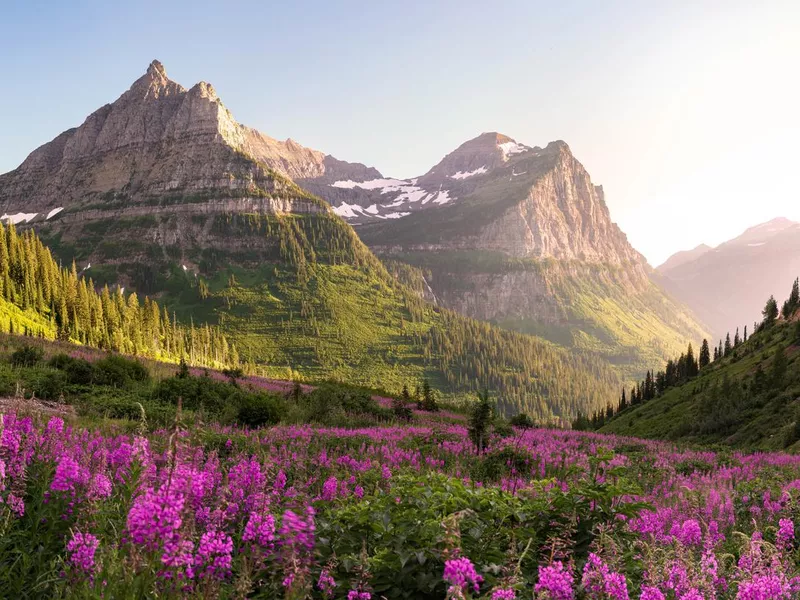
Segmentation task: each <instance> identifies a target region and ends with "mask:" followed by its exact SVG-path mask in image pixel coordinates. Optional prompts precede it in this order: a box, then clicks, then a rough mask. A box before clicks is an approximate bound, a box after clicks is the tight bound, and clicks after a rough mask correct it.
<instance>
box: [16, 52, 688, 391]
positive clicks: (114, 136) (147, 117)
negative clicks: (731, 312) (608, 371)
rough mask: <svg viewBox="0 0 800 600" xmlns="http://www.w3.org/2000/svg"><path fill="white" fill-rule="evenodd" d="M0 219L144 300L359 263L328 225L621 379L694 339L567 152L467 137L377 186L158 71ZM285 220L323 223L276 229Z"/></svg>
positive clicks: (435, 290) (47, 155)
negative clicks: (587, 355)
mask: <svg viewBox="0 0 800 600" xmlns="http://www.w3.org/2000/svg"><path fill="white" fill-rule="evenodd" d="M320 198H321V199H320ZM326 201H327V202H326ZM331 207H332V208H331ZM0 213H2V216H0V218H3V219H5V220H8V221H12V222H14V223H19V224H25V223H32V224H34V225H37V227H38V228H39V232H40V234H41V235H43V236H44V238H46V239H47V240H48V241H50V243H51V245H52V246H53V247H54V248H60V249H61V251H63V252H64V253H67V254H68V253H71V254H69V255H67V254H65V256H62V258H65V259H67V260H71V259H72V258H75V259H76V260H78V261H79V262H80V263H81V264H80V266H81V267H86V266H88V264H89V263H93V265H94V266H93V267H92V273H93V276H94V277H95V281H96V282H99V281H107V282H111V283H113V282H118V283H119V282H121V283H123V284H126V285H132V286H134V287H135V288H136V289H139V290H144V291H146V292H147V293H158V292H159V291H160V290H163V289H164V288H165V287H170V286H172V285H173V283H172V282H173V281H174V278H175V274H174V272H173V271H174V270H175V269H178V270H179V274H180V275H182V274H183V273H187V272H193V271H192V270H193V269H196V270H195V271H194V272H195V273H200V274H206V275H209V276H211V275H213V273H214V272H216V271H218V269H219V268H220V265H222V264H223V262H224V260H229V259H230V261H232V263H235V264H238V265H248V268H249V267H257V266H258V265H262V264H264V263H265V261H266V262H269V261H272V260H275V261H281V260H287V259H288V260H290V262H292V264H293V265H294V266H295V267H297V268H298V269H299V271H300V272H301V279H302V277H305V276H306V275H307V273H305V272H304V271H303V268H302V266H303V265H304V264H305V263H306V261H313V260H314V256H315V254H316V253H317V252H316V251H317V250H319V249H322V248H324V249H325V252H328V253H329V254H330V255H331V257H332V258H331V260H332V261H334V262H337V261H343V260H345V258H343V256H344V254H343V252H342V248H343V247H344V246H343V244H345V242H347V244H345V245H349V246H352V248H351V250H352V252H350V254H349V255H348V256H349V257H350V258H352V257H353V256H355V255H358V256H360V257H361V259H363V260H367V259H366V258H364V256H366V255H367V254H368V253H367V252H366V250H365V249H363V246H361V245H360V243H358V244H353V243H351V242H352V240H350V239H349V237H353V235H352V230H350V228H348V227H346V225H345V224H344V223H342V222H341V221H340V220H339V219H337V218H336V217H335V216H334V215H333V214H332V213H336V214H338V215H339V216H341V217H344V218H345V219H347V220H348V221H349V222H350V223H351V224H353V225H356V226H357V231H358V233H359V236H360V237H361V238H362V239H363V240H364V241H366V242H367V243H368V244H369V245H370V246H371V247H372V248H373V249H374V250H376V251H377V252H379V253H381V254H383V255H384V256H385V257H387V258H393V259H396V260H399V261H401V262H406V263H409V264H411V265H412V266H414V267H420V268H421V274H422V275H423V278H424V281H425V283H424V285H422V286H421V287H419V288H418V289H421V290H422V291H421V293H422V294H424V295H425V296H426V297H427V298H430V299H434V298H435V299H436V301H437V302H438V303H439V304H441V305H444V306H446V307H450V308H454V309H456V310H458V311H460V312H462V313H465V314H467V315H469V316H474V317H477V318H481V319H486V320H491V321H496V322H498V323H501V324H503V325H505V326H507V327H509V328H514V329H519V330H522V331H527V332H533V333H538V334H542V335H545V336H547V337H549V338H550V339H551V340H554V341H558V342H559V343H563V344H565V345H568V346H576V347H580V348H585V349H589V350H592V351H598V352H600V353H603V354H605V355H607V356H609V357H610V358H611V359H613V360H614V361H615V363H617V364H620V365H623V367H624V368H626V369H628V370H629V372H630V373H631V374H632V375H633V374H635V375H637V376H638V375H639V374H640V371H642V368H643V367H644V366H647V367H653V366H656V365H658V363H660V362H661V360H662V359H663V358H664V357H666V356H670V355H672V354H674V353H675V352H676V351H678V350H679V349H680V348H681V347H683V348H685V343H686V342H688V341H695V342H696V341H697V340H698V339H699V338H700V337H701V336H702V329H701V328H700V327H699V326H698V325H697V323H696V321H695V320H694V319H693V318H692V317H691V315H688V314H687V313H686V312H685V311H684V310H683V309H682V307H681V306H679V305H677V304H676V303H674V302H673V301H672V300H671V299H669V298H668V297H666V296H665V295H664V294H663V293H662V292H661V290H660V288H658V286H657V285H656V284H654V283H653V281H652V280H651V277H652V270H651V269H650V267H649V266H648V265H647V263H646V261H645V260H644V258H643V257H642V256H641V255H640V254H639V253H638V252H636V250H635V249H633V248H632V247H631V245H630V244H629V243H628V241H627V238H626V237H625V235H624V234H623V233H622V231H620V229H619V228H618V227H617V225H616V224H614V223H613V222H612V220H611V217H610V214H609V211H608V207H607V206H606V204H605V199H604V195H603V190H602V188H601V187H600V186H596V185H594V183H593V182H592V181H591V178H590V177H589V174H588V173H587V172H586V170H585V169H584V168H583V166H582V165H581V164H580V162H578V161H577V160H576V158H575V157H574V156H573V155H572V153H571V151H570V149H569V147H568V146H567V144H566V143H564V142H562V141H555V142H551V143H549V144H547V145H546V146H545V147H543V148H542V147H532V146H527V145H525V144H521V143H518V142H517V141H515V140H514V139H512V138H510V137H508V136H505V135H502V134H500V133H492V132H490V133H484V134H481V135H479V136H478V137H476V138H474V139H472V140H469V141H467V142H465V143H464V144H462V145H461V146H459V147H458V148H456V149H455V150H454V151H453V152H451V153H450V154H448V155H447V156H445V157H444V158H443V159H442V160H441V161H440V162H439V163H438V164H437V165H435V166H434V167H433V168H431V169H430V170H429V171H428V172H427V173H425V174H423V175H420V176H419V177H416V178H413V179H409V180H400V179H392V178H388V177H384V176H383V175H382V174H381V173H380V172H379V171H377V170H376V169H374V168H371V167H368V166H365V165H363V164H360V163H349V162H345V161H342V160H338V159H336V158H334V157H332V156H330V155H326V154H325V153H323V152H319V151H316V150H312V149H309V148H305V147H303V146H302V145H300V144H298V143H297V142H294V141H293V140H291V139H289V140H286V141H278V140H275V139H272V138H270V137H269V136H266V135H264V134H263V133H260V132H258V131H256V130H254V129H252V128H249V127H246V126H244V125H241V124H240V123H238V122H237V121H236V120H235V119H234V117H233V116H232V115H231V113H230V111H229V110H228V109H227V108H226V107H225V106H224V104H223V103H222V102H221V100H220V99H219V97H218V96H217V94H216V92H215V90H214V88H213V87H212V86H211V85H210V84H208V83H205V82H201V83H198V84H196V85H195V86H193V87H192V88H190V89H188V90H187V89H185V88H184V87H182V86H181V85H179V84H177V83H175V82H174V81H171V80H170V79H169V78H168V77H167V74H166V71H165V69H164V67H163V65H161V63H159V62H157V61H154V62H153V63H152V64H151V65H150V66H149V68H148V69H147V72H146V73H145V74H144V75H143V76H142V77H140V78H139V79H138V80H136V81H135V82H134V83H133V85H132V86H131V87H130V89H129V90H127V91H126V92H125V93H123V94H122V95H121V96H120V97H119V98H118V99H117V100H116V101H114V102H113V103H111V104H108V105H106V106H103V107H102V108H100V109H99V110H97V111H95V112H94V113H92V114H91V115H90V116H89V117H87V119H86V120H85V121H84V123H83V124H81V125H80V126H79V127H77V128H74V129H70V130H68V131H66V132H64V133H62V134H61V135H60V136H58V137H57V138H55V139H54V140H53V141H51V142H49V143H47V144H45V145H44V146H42V147H40V148H38V149H37V150H35V151H34V152H32V153H31V155H30V156H29V157H28V158H27V159H26V160H25V161H24V162H23V163H22V164H21V165H20V166H19V167H18V168H17V169H15V170H14V171H12V172H10V173H6V174H4V175H0ZM287 213H295V214H298V215H299V214H308V213H320V214H321V215H324V217H325V219H328V220H329V221H330V220H332V221H335V222H336V224H335V225H331V224H330V223H328V224H327V225H320V224H319V221H322V220H325V219H316V221H317V223H315V224H311V223H310V222H309V223H302V224H298V223H295V222H294V221H293V219H285V220H283V221H281V223H277V224H276V223H275V221H276V220H280V219H283V216H284V215H286V214H287ZM265 215H266V216H268V217H269V218H266V217H265ZM275 215H277V216H276V217H275V218H272V217H273V216H275ZM311 220H313V219H311ZM311 220H308V221H311ZM245 222H246V224H245ZM342 228H344V230H346V233H343V231H342ZM231 232H238V233H236V234H235V235H234V234H233V233H231ZM241 232H247V233H246V234H243V233H241ZM331 232H335V236H333V234H331ZM237 236H238V237H237ZM348 236H349V237H348ZM265 237H266V238H269V243H267V242H265ZM353 239H355V238H353ZM343 240H344V241H343ZM356 242H357V240H356ZM356 246H358V248H356ZM300 248H305V250H303V251H300V250H299V249H300ZM226 253H227V254H226ZM370 256H371V255H370ZM361 259H360V260H361ZM369 260H374V258H369ZM418 274H420V273H418ZM406 275H408V270H406ZM398 277H399V275H398ZM415 289H416V288H415ZM642 348H644V350H642ZM658 366H660V365H658Z"/></svg>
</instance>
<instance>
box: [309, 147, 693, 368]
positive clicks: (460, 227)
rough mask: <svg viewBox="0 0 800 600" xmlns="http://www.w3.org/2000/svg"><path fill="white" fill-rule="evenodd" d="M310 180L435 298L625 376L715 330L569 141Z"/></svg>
mask: <svg viewBox="0 0 800 600" xmlns="http://www.w3.org/2000/svg"><path fill="white" fill-rule="evenodd" d="M312 183H313V182H312ZM303 185H304V186H306V187H309V182H308V181H304V183H303ZM309 189H314V191H315V193H317V194H318V195H320V196H321V197H323V198H325V199H326V200H328V201H329V202H331V204H332V205H333V206H334V210H335V211H336V212H337V213H338V214H341V215H343V216H345V217H346V218H348V220H349V221H350V222H351V223H354V224H355V225H356V230H357V232H358V234H359V236H360V237H361V239H362V240H364V241H365V242H366V243H367V245H369V246H370V248H371V249H372V250H373V251H374V252H376V253H377V254H378V255H379V256H381V257H382V258H383V259H384V260H385V261H386V262H387V264H389V266H390V267H395V266H396V265H397V264H408V265H412V266H413V267H416V268H417V269H419V272H418V273H417V279H418V280H419V281H422V282H423V283H422V284H421V285H418V286H417V287H418V289H419V291H420V293H422V294H423V295H424V296H425V297H426V298H428V299H429V300H435V301H437V302H438V303H439V304H440V305H441V306H445V307H448V308H452V309H453V310H456V311H458V312H461V313H463V314H466V315H469V316H471V317H474V318H477V319H481V320H487V321H491V322H493V323H496V324H499V325H502V326H504V327H506V328H510V329H514V330H518V331H523V332H528V333H535V334H537V335H542V336H545V337H547V338H548V339H550V340H552V341H554V342H557V343H559V344H562V345H565V346H568V347H574V348H582V349H590V350H592V351H595V352H600V353H601V354H603V355H604V356H605V357H606V358H607V359H609V360H611V361H612V362H613V363H614V364H616V365H618V366H619V367H620V368H621V369H622V371H623V372H624V373H625V374H626V376H631V377H632V376H638V374H639V373H643V372H644V371H645V370H646V369H647V368H651V367H652V366H653V365H655V364H660V363H661V362H662V361H663V360H664V359H666V358H667V357H668V356H671V355H673V354H674V353H676V352H677V351H679V350H680V349H684V348H685V347H686V343H687V342H689V341H694V342H697V341H698V340H700V339H701V338H702V337H703V336H704V334H705V328H704V326H703V325H702V324H700V322H699V321H698V320H697V319H696V318H695V317H694V316H693V315H692V314H691V312H690V311H689V310H687V309H686V307H684V306H682V305H681V304H680V303H678V302H676V301H675V300H673V299H672V298H671V297H670V296H669V295H667V294H665V293H664V292H663V290H662V289H661V288H660V286H659V284H658V283H657V281H656V280H657V277H656V276H655V274H654V273H653V270H652V268H651V267H650V266H649V265H648V264H647V261H646V260H645V259H644V257H643V256H642V255H641V254H639V252H637V251H636V250H635V249H634V248H633V247H632V246H631V245H630V243H629V242H628V240H627V237H626V236H625V234H624V233H623V232H622V231H621V230H620V229H619V227H618V226H617V225H616V224H615V223H613V222H612V220H611V217H610V214H609V210H608V207H607V205H606V203H605V197H604V192H603V188H602V187H601V186H597V185H595V184H594V183H593V182H592V180H591V177H590V176H589V174H588V172H587V171H586V169H585V168H584V167H583V165H581V163H580V162H579V161H578V160H577V159H576V158H575V157H574V156H573V154H572V152H571V150H570V148H569V146H568V145H567V144H566V143H564V142H563V141H555V142H551V143H549V144H547V145H546V146H545V147H544V148H541V147H531V146H527V145H524V144H521V143H519V142H517V141H515V140H514V139H512V138H510V137H508V136H505V135H502V134H500V133H484V134H481V135H480V136H478V137H476V138H475V139H472V140H470V141H468V142H466V143H464V144H462V145H461V146H459V147H458V148H457V149H456V150H454V151H453V152H451V153H450V154H448V155H447V156H445V157H444V158H443V159H442V160H441V161H440V162H439V163H438V164H437V165H435V166H434V167H433V168H432V169H430V170H429V171H428V172H427V173H425V174H424V175H421V176H420V177H417V178H414V179H410V180H404V181H400V180H393V179H386V178H381V179H376V180H363V181H361V180H358V181H356V180H350V181H335V182H333V183H328V184H325V185H317V186H316V187H312V188H309ZM349 192H353V195H352V196H351V197H348V196H347V195H346V194H347V193H349ZM402 274H403V276H405V277H406V278H407V276H408V269H404V270H403V271H402ZM397 275H398V276H400V273H397Z"/></svg>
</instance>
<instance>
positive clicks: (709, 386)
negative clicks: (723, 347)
mask: <svg viewBox="0 0 800 600" xmlns="http://www.w3.org/2000/svg"><path fill="white" fill-rule="evenodd" d="M796 343H797V340H796V337H795V325H794V323H791V322H786V321H783V320H778V321H775V322H774V323H773V325H772V326H770V327H761V328H759V330H758V331H757V333H754V334H753V335H751V336H750V337H748V339H747V341H746V342H745V341H742V342H741V343H740V344H739V346H738V347H737V348H735V349H732V350H731V353H730V354H729V356H728V357H725V356H724V352H723V355H722V356H721V357H718V359H717V360H716V361H714V362H712V363H710V364H709V365H708V366H707V367H705V368H704V369H702V370H701V371H700V373H699V374H698V376H697V377H695V378H694V379H691V380H686V381H684V382H682V383H680V382H679V384H678V385H676V386H674V387H671V388H669V389H666V390H665V391H664V392H663V393H662V394H661V395H660V396H658V397H656V398H654V399H653V400H651V401H649V402H647V403H644V404H641V405H638V406H633V407H631V408H629V409H628V410H625V411H623V412H621V413H620V414H619V415H618V416H617V417H615V418H614V419H613V420H611V421H610V422H607V423H606V424H605V426H604V427H602V428H601V429H600V431H603V432H609V433H620V434H624V435H631V436H637V437H655V438H664V439H672V440H685V441H690V442H696V443H702V444H709V443H725V444H729V445H731V446H736V447H740V448H748V449H762V450H778V449H781V448H783V447H785V446H786V447H788V446H793V445H794V442H795V441H796V440H795V439H794V437H793V436H794V435H795V433H794V428H795V427H796V419H795V415H796V414H797V413H798V411H799V410H800V401H798V398H800V369H798V364H800V363H798V360H800V354H798V352H797V345H796ZM799 432H800V431H799Z"/></svg>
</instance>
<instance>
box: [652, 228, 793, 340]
mask: <svg viewBox="0 0 800 600" xmlns="http://www.w3.org/2000/svg"><path fill="white" fill-rule="evenodd" d="M690 252H694V251H690ZM679 254H683V255H684V256H686V254H685V253H679ZM682 258H683V257H682V256H680V257H679V255H674V256H672V257H670V258H669V259H668V260H667V261H666V262H665V263H664V264H663V265H661V266H660V267H658V272H659V273H660V274H661V281H662V283H663V285H664V287H665V288H666V289H667V290H669V291H670V292H671V293H672V294H673V295H674V296H675V297H676V298H678V299H680V300H682V301H683V302H685V303H686V304H687V305H688V306H690V307H691V308H692V309H693V310H694V311H695V312H696V313H697V315H698V316H699V317H700V318H701V319H702V320H703V321H704V322H705V323H707V324H708V325H709V327H710V328H711V329H712V332H713V333H714V335H715V337H716V338H720V337H724V336H725V334H726V332H728V331H733V330H734V329H735V328H736V327H742V326H744V325H752V323H753V321H756V320H760V319H761V310H762V309H763V308H764V299H765V298H766V297H768V296H769V295H770V294H773V295H775V297H776V298H777V297H779V296H780V295H781V294H783V293H784V288H785V287H786V282H787V281H788V282H791V281H792V280H794V278H795V277H797V275H798V274H800V223H795V222H793V221H790V220H788V219H785V218H778V219H773V220H772V221H768V222H766V223H762V224H761V225H756V226H755V227H751V228H749V229H747V230H746V231H745V232H744V233H742V234H741V235H740V236H738V237H736V238H734V239H732V240H729V241H727V242H725V243H723V244H720V245H719V246H717V247H716V248H713V249H709V250H707V251H705V252H702V253H697V254H696V255H695V256H694V257H692V258H691V259H688V260H683V259H682Z"/></svg>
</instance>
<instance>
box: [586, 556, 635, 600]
mask: <svg viewBox="0 0 800 600" xmlns="http://www.w3.org/2000/svg"><path fill="white" fill-rule="evenodd" d="M581 584H582V585H583V587H584V589H585V590H586V592H587V597H588V598H592V599H595V598H596V599H598V600H600V599H601V598H603V599H605V598H610V599H611V600H629V596H628V585H627V582H626V581H625V576H624V575H622V574H620V573H615V572H613V571H611V570H610V569H609V568H608V565H607V564H605V562H603V559H601V558H600V557H599V556H597V554H595V553H593V552H592V553H590V554H589V560H588V562H587V563H586V565H585V566H584V568H583V577H582V579H581Z"/></svg>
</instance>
